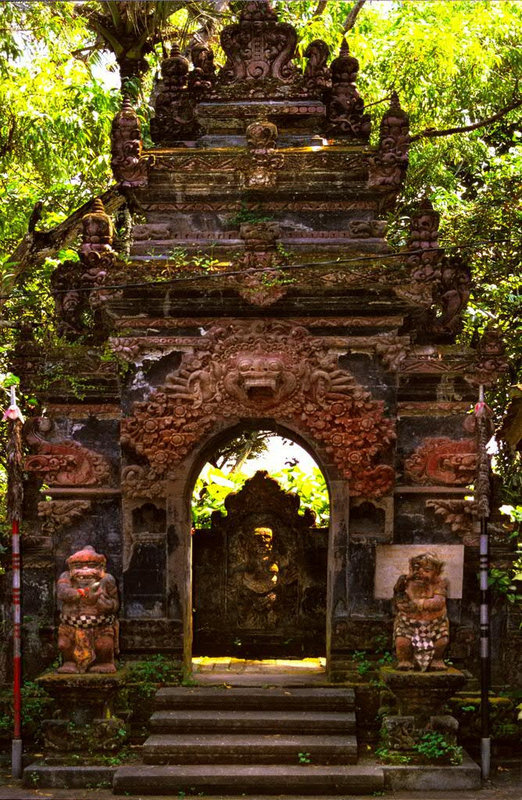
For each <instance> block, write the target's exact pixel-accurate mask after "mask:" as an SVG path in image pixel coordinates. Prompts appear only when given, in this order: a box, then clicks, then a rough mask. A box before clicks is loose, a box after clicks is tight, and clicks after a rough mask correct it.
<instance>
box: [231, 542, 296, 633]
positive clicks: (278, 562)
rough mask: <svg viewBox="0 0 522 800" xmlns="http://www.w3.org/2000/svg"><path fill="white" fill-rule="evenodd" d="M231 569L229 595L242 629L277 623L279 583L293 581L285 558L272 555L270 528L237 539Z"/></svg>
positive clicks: (294, 576) (266, 626)
mask: <svg viewBox="0 0 522 800" xmlns="http://www.w3.org/2000/svg"><path fill="white" fill-rule="evenodd" d="M236 548H237V552H236V556H235V557H233V558H232V562H234V561H236V566H235V567H234V568H233V572H232V575H231V578H232V581H231V582H232V585H233V588H232V592H231V595H232V596H235V599H236V603H237V609H238V615H239V624H240V626H241V627H242V628H253V629H257V630H259V629H267V628H273V627H274V626H275V625H276V624H277V622H278V612H277V601H278V595H279V593H280V590H281V587H282V584H288V583H291V582H292V578H293V580H294V581H295V580H296V577H297V576H296V573H295V570H294V571H292V570H291V569H289V564H288V559H286V558H284V556H282V554H278V555H276V553H275V552H274V543H273V532H272V529H271V528H268V527H259V528H255V529H254V530H251V531H248V533H246V534H244V535H243V536H241V537H239V541H238V542H237V545H236Z"/></svg>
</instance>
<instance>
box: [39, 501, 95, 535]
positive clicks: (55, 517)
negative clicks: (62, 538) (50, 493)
mask: <svg viewBox="0 0 522 800" xmlns="http://www.w3.org/2000/svg"><path fill="white" fill-rule="evenodd" d="M91 507H92V503H91V501H90V500H44V501H42V502H41V503H38V516H39V517H40V519H41V520H42V532H43V533H44V534H46V535H48V536H52V534H54V533H57V531H59V530H60V529H61V528H65V527H67V525H71V523H72V522H74V521H75V520H77V519H79V518H80V517H82V516H83V515H84V514H86V513H87V512H88V511H90V509H91Z"/></svg>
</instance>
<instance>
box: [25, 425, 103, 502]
mask: <svg viewBox="0 0 522 800" xmlns="http://www.w3.org/2000/svg"><path fill="white" fill-rule="evenodd" d="M52 426H53V423H52V421H51V420H50V419H48V418H47V417H35V418H33V419H30V420H28V421H27V423H26V427H25V438H26V441H27V442H28V444H30V445H31V446H33V447H36V448H37V449H38V453H37V454H36V455H33V456H28V457H27V458H26V460H25V469H26V470H27V471H28V472H36V473H37V474H38V476H39V477H40V478H41V479H42V480H43V481H45V482H46V483H48V484H50V485H52V486H101V485H103V484H104V483H107V482H108V481H109V479H110V474H111V473H110V467H109V464H108V462H107V461H106V459H105V458H104V457H103V456H102V455H100V453H94V452H93V451H92V450H88V449H87V447H83V445H81V444H78V442H74V441H73V440H72V439H67V440H64V441H58V442H52V441H49V440H47V439H46V438H44V436H43V435H42V434H48V433H50V432H51V431H52Z"/></svg>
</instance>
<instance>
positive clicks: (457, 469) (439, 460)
mask: <svg viewBox="0 0 522 800" xmlns="http://www.w3.org/2000/svg"><path fill="white" fill-rule="evenodd" d="M476 469H477V445H476V442H475V441H474V440H473V439H446V438H440V439H425V441H424V442H423V443H422V445H420V447H418V448H417V449H416V450H415V452H414V453H412V454H411V455H410V456H409V457H408V458H407V459H406V461H405V462H404V474H405V476H406V478H408V479H409V480H411V481H413V483H421V484H437V483H439V484H446V485H453V486H465V485H466V484H468V483H472V482H473V480H474V478H475V474H476Z"/></svg>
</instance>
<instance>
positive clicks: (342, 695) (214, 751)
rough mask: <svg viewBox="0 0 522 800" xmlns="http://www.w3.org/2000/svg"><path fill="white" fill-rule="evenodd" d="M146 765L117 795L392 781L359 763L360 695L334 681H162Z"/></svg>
mask: <svg viewBox="0 0 522 800" xmlns="http://www.w3.org/2000/svg"><path fill="white" fill-rule="evenodd" d="M156 709H157V710H156V711H155V712H154V713H153V715H152V717H151V720H150V731H151V734H150V736H149V738H148V739H147V740H146V742H145V744H144V745H143V751H142V755H143V764H137V765H132V766H123V767H120V768H119V769H118V770H117V771H116V773H115V777H114V785H113V789H114V792H115V793H116V794H129V795H137V794H139V795H173V796H182V795H183V794H187V795H189V794H192V795H201V794H204V795H206V796H208V795H212V794H219V795H224V794H233V795H258V796H259V795H260V794H271V795H274V794H275V795H292V794H294V795H300V794H315V795H345V796H346V795H348V794H372V793H373V792H378V791H381V790H382V789H383V786H384V778H383V770H382V769H381V768H379V767H376V766H375V765H365V764H358V763H357V739H356V731H355V713H354V694H353V691H352V690H351V689H345V688H334V687H310V688H295V687H284V686H278V687H272V688H261V687H248V688H246V687H241V688H227V687H224V686H220V687H212V686H197V687H191V688H188V687H187V688H184V687H175V688H166V689H160V691H159V692H158V693H157V695H156Z"/></svg>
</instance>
